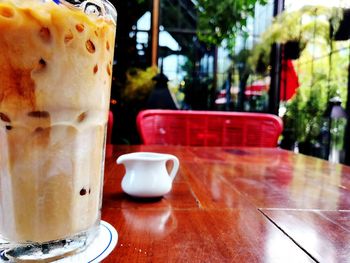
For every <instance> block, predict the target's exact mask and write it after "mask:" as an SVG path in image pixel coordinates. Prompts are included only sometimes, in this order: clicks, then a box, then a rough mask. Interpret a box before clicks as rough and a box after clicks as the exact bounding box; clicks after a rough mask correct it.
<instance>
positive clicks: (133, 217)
mask: <svg viewBox="0 0 350 263" xmlns="http://www.w3.org/2000/svg"><path fill="white" fill-rule="evenodd" d="M139 151H147V152H160V153H170V154H174V155H176V156H177V157H178V158H179V160H180V169H179V172H178V174H177V176H176V178H175V180H174V183H173V189H172V191H171V192H170V193H169V194H167V195H165V196H164V197H163V198H159V199H150V200H144V199H135V198H132V197H129V196H128V195H126V194H125V193H123V191H122V189H121V186H120V184H121V180H122V178H123V176H124V173H125V169H124V166H123V165H117V164H116V159H117V157H118V156H120V155H121V154H125V153H130V152H139ZM170 166H171V165H170V164H169V168H170ZM145 176H147V175H145ZM349 189H350V167H346V166H342V165H335V164H331V163H328V162H325V161H322V160H319V159H315V158H312V157H307V156H304V155H299V154H294V153H292V152H288V151H284V150H281V149H277V148H276V149H271V148H269V149H267V148H265V149H259V148H221V147H183V146H146V145H138V146H118V145H115V146H112V145H108V146H107V152H106V163H105V179H104V194H103V207H102V219H103V220H105V221H107V222H109V223H110V224H112V225H113V226H114V227H115V228H116V229H117V231H118V234H119V240H118V244H117V247H116V248H115V249H114V251H113V252H112V253H111V254H110V255H109V256H108V257H107V258H106V259H105V260H104V261H103V262H107V263H111V262H347V260H349V258H350V246H349V245H348V244H350V243H349V242H350V235H349V230H350V223H349V222H350V221H349V219H350V218H349V217H350V210H349V208H350V193H349ZM347 210H349V211H347Z"/></svg>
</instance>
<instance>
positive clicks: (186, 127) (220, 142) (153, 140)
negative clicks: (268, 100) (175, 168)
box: [136, 110, 283, 147]
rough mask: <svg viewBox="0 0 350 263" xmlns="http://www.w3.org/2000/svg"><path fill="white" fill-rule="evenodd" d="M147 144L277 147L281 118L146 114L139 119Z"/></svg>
mask: <svg viewBox="0 0 350 263" xmlns="http://www.w3.org/2000/svg"><path fill="white" fill-rule="evenodd" d="M136 123H137V128H138V132H139V134H140V136H141V140H142V142H143V143H144V144H163V145H166V144H167V145H194V146H251V147H276V146H277V142H278V137H279V136H280V134H281V132H282V129H283V125H282V120H281V118H279V117H277V116H275V115H272V114H264V113H247V112H222V111H184V110H144V111H141V112H139V114H138V116H137V120H136Z"/></svg>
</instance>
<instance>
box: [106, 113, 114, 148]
mask: <svg viewBox="0 0 350 263" xmlns="http://www.w3.org/2000/svg"><path fill="white" fill-rule="evenodd" d="M113 122H114V117H113V112H112V111H109V113H108V122H107V139H106V143H107V144H111V143H112V130H113Z"/></svg>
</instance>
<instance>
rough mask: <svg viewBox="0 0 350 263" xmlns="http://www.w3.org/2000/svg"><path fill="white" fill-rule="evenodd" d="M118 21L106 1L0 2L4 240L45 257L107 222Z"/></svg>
mask: <svg viewBox="0 0 350 263" xmlns="http://www.w3.org/2000/svg"><path fill="white" fill-rule="evenodd" d="M115 19H116V13H115V10H114V8H113V7H112V6H111V5H110V4H109V3H108V2H106V1H105V0H95V1H69V2H68V1H49V0H47V1H43V0H0V238H2V239H4V240H7V241H9V242H10V243H11V245H13V244H15V245H18V246H20V245H21V244H35V246H33V247H34V250H36V252H35V253H36V254H37V256H43V257H50V255H48V256H47V255H46V256H45V254H48V253H47V252H48V251H45V250H47V249H48V246H47V244H50V243H55V246H56V247H59V246H60V244H61V245H62V246H65V247H68V245H70V244H69V242H68V241H67V242H66V240H67V239H69V240H70V241H71V240H74V238H76V237H77V238H78V239H79V242H81V243H82V244H84V243H86V239H89V238H91V237H92V236H93V235H95V234H96V229H97V228H98V225H99V220H100V206H101V195H102V194H101V189H102V182H103V167H104V146H105V135H106V123H107V117H108V107H109V98H110V87H111V75H112V61H113V51H114V39H115V30H116V24H115ZM43 244H44V245H43ZM83 246H85V245H83ZM27 247H28V246H27ZM77 248H81V245H79V244H78V245H77ZM40 249H41V250H40ZM22 250H23V249H22ZM11 253H12V252H11V251H10V252H9V253H8V257H11V256H13V257H17V255H16V253H18V251H15V252H13V253H12V254H11ZM49 253H50V252H49ZM55 253H56V252H55ZM59 253H60V252H58V254H59ZM24 258H25V257H24ZM34 258H35V256H34Z"/></svg>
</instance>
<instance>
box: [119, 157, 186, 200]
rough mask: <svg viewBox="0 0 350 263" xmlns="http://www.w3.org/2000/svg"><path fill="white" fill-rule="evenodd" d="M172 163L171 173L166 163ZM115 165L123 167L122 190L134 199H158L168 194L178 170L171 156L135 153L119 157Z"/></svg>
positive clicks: (176, 160)
mask: <svg viewBox="0 0 350 263" xmlns="http://www.w3.org/2000/svg"><path fill="white" fill-rule="evenodd" d="M167 161H172V162H173V167H172V169H171V172H170V174H169V172H168V171H167V168H166V162H167ZM117 164H123V165H124V166H125V170H126V172H125V175H124V178H123V180H122V185H121V186H122V189H123V191H124V192H125V193H127V194H129V195H131V196H135V197H147V198H151V197H160V196H163V195H165V194H167V193H169V192H170V190H171V188H172V183H173V180H174V178H175V176H176V173H177V171H178V169H179V160H178V159H177V157H175V156H174V155H171V154H163V153H152V152H135V153H129V154H124V155H121V156H120V157H119V158H118V159H117Z"/></svg>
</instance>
